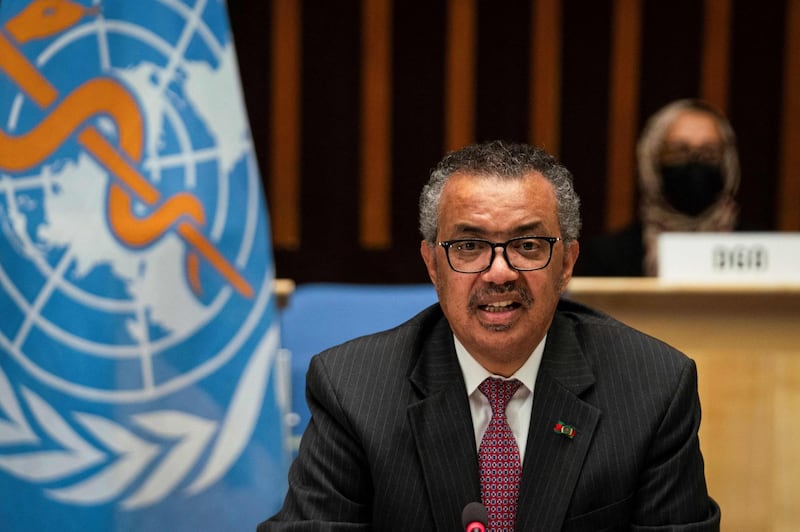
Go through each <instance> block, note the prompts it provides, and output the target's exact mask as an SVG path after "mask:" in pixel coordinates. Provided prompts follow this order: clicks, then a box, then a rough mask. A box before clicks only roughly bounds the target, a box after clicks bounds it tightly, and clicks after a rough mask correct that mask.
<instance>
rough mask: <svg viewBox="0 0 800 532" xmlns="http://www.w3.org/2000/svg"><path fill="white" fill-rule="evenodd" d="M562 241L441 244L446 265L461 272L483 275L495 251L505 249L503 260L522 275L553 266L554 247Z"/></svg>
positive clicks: (545, 238)
mask: <svg viewBox="0 0 800 532" xmlns="http://www.w3.org/2000/svg"><path fill="white" fill-rule="evenodd" d="M559 240H562V239H561V238H559V237H555V236H519V237H517V238H512V239H511V240H509V241H507V242H489V241H488V240H480V239H476V238H463V239H459V240H445V241H443V242H438V245H440V246H442V247H443V248H444V252H445V255H446V256H447V263H448V264H450V268H452V269H453V271H457V272H459V273H480V272H484V271H486V270H488V269H489V268H491V267H492V261H494V256H495V253H494V249H495V248H497V247H501V248H503V258H505V259H506V263H508V265H509V266H510V267H512V268H514V269H515V270H517V271H520V272H529V271H533V270H541V269H542V268H546V267H547V265H548V264H550V258H551V257H552V256H553V245H554V244H555V243H556V242H558V241H559Z"/></svg>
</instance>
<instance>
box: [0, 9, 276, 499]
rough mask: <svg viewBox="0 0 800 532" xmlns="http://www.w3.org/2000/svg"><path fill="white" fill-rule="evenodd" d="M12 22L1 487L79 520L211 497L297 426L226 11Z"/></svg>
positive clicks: (8, 25)
mask: <svg viewBox="0 0 800 532" xmlns="http://www.w3.org/2000/svg"><path fill="white" fill-rule="evenodd" d="M3 9H5V10H7V11H1V10H0V15H4V14H5V15H7V14H8V13H9V12H13V14H12V15H10V18H8V19H5V18H0V315H2V320H0V354H1V355H2V356H3V360H2V361H3V364H2V365H0V471H3V472H4V473H7V474H10V475H11V476H13V477H15V478H17V479H20V480H22V481H25V482H29V483H32V484H37V485H40V486H41V490H42V493H43V494H44V495H45V496H46V497H48V498H50V499H54V500H57V501H59V502H61V503H73V504H78V505H99V504H105V503H109V502H115V503H116V504H117V505H119V507H121V508H123V509H127V510H134V509H139V508H144V507H147V506H150V505H153V504H155V503H157V502H158V501H160V500H163V499H164V498H165V497H167V496H168V495H169V494H170V493H172V492H173V491H176V490H179V491H182V492H183V495H184V496H187V495H188V496H191V495H195V494H197V493H199V492H201V491H203V490H205V489H207V488H208V487H209V486H211V485H213V484H215V483H216V482H217V481H218V480H219V479H221V478H222V477H223V476H224V475H225V474H226V473H227V472H228V471H229V470H231V468H232V466H233V464H234V463H235V462H236V460H237V459H238V457H239V456H240V455H241V454H242V452H243V450H244V449H245V447H246V446H247V445H248V441H249V440H250V438H251V437H252V436H253V434H254V430H255V426H256V424H257V423H258V420H259V418H260V416H261V412H262V410H264V411H265V412H267V411H269V412H270V413H273V412H274V413H276V414H277V413H278V409H279V408H283V407H282V406H280V407H279V405H278V402H279V398H278V394H277V393H276V397H275V398H265V395H266V389H267V383H268V380H269V378H270V372H271V370H272V369H273V366H274V365H275V361H276V359H277V352H278V345H277V344H278V340H277V338H278V334H277V326H276V323H275V320H274V319H273V318H274V301H273V297H272V280H273V277H274V275H273V271H272V263H271V258H270V253H269V228H268V225H267V218H266V209H265V208H264V198H263V196H262V192H261V182H260V177H259V173H258V169H257V165H256V161H255V156H254V153H253V147H252V143H251V139H250V134H249V129H248V125H247V119H246V113H245V110H244V107H243V101H242V97H241V94H240V91H239V85H238V71H237V66H236V58H235V51H234V47H233V43H232V41H231V38H230V32H229V29H228V27H227V15H226V13H225V9H226V8H225V4H224V2H217V1H210V0H197V1H196V2H194V3H191V4H188V3H185V2H182V1H178V0H142V1H137V2H106V3H102V4H101V3H99V2H95V1H93V0H92V1H90V0H85V2H83V3H82V2H79V1H77V0H26V1H24V2H23V1H19V0H4V1H3ZM269 419H272V418H269ZM272 445H273V444H272V443H270V446H272ZM270 448H272V447H270ZM32 463H35V464H36V467H34V468H30V467H28V464H32Z"/></svg>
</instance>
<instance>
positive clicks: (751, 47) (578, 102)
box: [229, 0, 800, 283]
mask: <svg viewBox="0 0 800 532" xmlns="http://www.w3.org/2000/svg"><path fill="white" fill-rule="evenodd" d="M797 2H798V0H775V1H773V2H766V3H753V2H750V1H749V0H704V1H703V2H698V1H697V0H672V1H670V2H661V1H657V0H598V1H596V2H568V1H566V0H509V1H508V2H502V3H498V2H491V1H488V0H439V1H438V2H437V1H434V2H421V1H419V0H415V1H409V2H394V1H392V0H338V1H337V2H308V1H307V2H303V1H302V0H266V1H265V2H258V3H245V2H231V3H229V11H230V14H231V21H232V25H233V29H234V36H235V38H236V42H237V52H238V54H239V61H240V70H241V74H242V79H243V85H244V90H245V97H246V102H247V105H248V112H249V114H250V118H251V125H252V129H253V137H254V140H255V143H256V151H257V154H258V158H259V161H260V166H261V169H262V174H263V178H264V183H265V187H264V188H265V191H266V194H267V201H268V205H269V208H270V214H271V217H272V227H273V239H274V252H275V259H276V266H277V273H278V275H279V276H282V277H290V278H293V279H295V280H296V281H297V282H310V281H348V282H388V283H395V282H423V281H425V280H426V273H425V271H424V268H423V267H422V265H421V261H420V258H419V252H418V247H419V235H418V233H417V220H416V209H417V198H418V195H419V191H420V188H421V186H422V184H423V183H424V182H425V180H426V178H427V173H428V171H429V169H430V168H431V166H432V165H433V164H435V162H436V161H437V160H438V159H439V158H440V157H441V156H442V154H443V153H444V152H445V151H446V150H448V149H451V148H456V147H459V146H462V145H463V144H465V143H468V142H471V141H473V140H474V139H479V140H485V139H488V138H497V137H499V138H506V139H511V140H520V141H530V142H534V143H539V144H544V145H546V147H548V148H549V149H550V150H551V151H553V152H555V153H557V154H558V155H559V156H560V157H561V159H562V160H563V161H564V162H565V164H566V165H567V166H568V167H569V168H570V169H571V170H572V172H573V174H574V176H575V183H576V187H577V189H578V192H579V194H580V195H581V197H582V202H583V217H584V228H583V236H584V237H591V236H594V235H597V234H599V233H601V232H604V231H606V230H608V229H609V228H612V227H618V226H620V225H622V224H624V223H626V222H627V221H628V220H631V219H632V218H633V217H634V216H635V215H636V167H635V166H636V165H635V144H636V140H637V137H638V133H639V131H640V130H641V127H642V125H643V123H644V121H645V120H646V118H647V117H648V116H649V115H650V114H651V113H653V112H654V111H655V110H657V109H658V108H659V107H661V106H663V105H664V104H666V103H668V102H669V101H671V100H674V99H677V98H683V97H698V96H701V97H705V98H707V99H709V100H710V101H712V102H713V103H715V104H716V105H717V106H719V107H722V108H723V109H726V111H727V113H728V115H729V116H730V118H731V121H732V123H733V126H734V128H735V130H736V132H737V136H738V138H739V144H740V159H741V166H742V187H741V192H740V196H739V200H740V204H741V210H742V217H743V218H744V219H746V220H747V221H748V222H749V223H750V224H752V225H755V226H757V227H759V228H762V229H764V230H772V229H782V230H799V229H800V214H798V212H800V209H797V208H796V207H795V205H796V203H797V201H798V199H800V197H799V196H800V157H799V156H797V155H796V153H797V149H796V148H795V147H796V146H797V144H798V143H799V142H800V131H799V130H798V126H797V124H798V123H800V119H798V114H800V110H799V108H800V103H798V98H800V97H798V96H796V95H797V94H800V90H799V89H798V84H800V81H798V80H799V79H800V74H798V72H799V71H800V66H798V64H799V63H800V59H798V55H800V51H798V49H800V46H798V44H797V43H798V40H799V39H800V36H799V34H800V23H799V22H797V18H798V15H797V11H798V9H800V8H798V7H797ZM320 256H324V257H332V259H331V260H327V261H322V262H324V263H322V262H321V261H320Z"/></svg>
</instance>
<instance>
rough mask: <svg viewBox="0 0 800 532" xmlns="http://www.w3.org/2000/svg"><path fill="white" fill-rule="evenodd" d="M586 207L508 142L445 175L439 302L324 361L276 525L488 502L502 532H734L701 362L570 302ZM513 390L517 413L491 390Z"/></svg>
mask: <svg viewBox="0 0 800 532" xmlns="http://www.w3.org/2000/svg"><path fill="white" fill-rule="evenodd" d="M578 206H579V200H578V197H577V195H576V194H575V191H574V189H573V186H572V177H571V175H570V174H569V172H568V171H567V170H566V168H564V167H563V166H562V165H561V164H560V163H558V162H557V161H556V160H555V159H554V158H552V157H551V156H549V155H548V154H547V153H545V152H544V151H542V150H539V149H537V148H532V147H529V146H526V145H521V144H507V143H502V142H492V143H486V144H479V145H474V146H469V147H466V148H464V149H462V150H459V151H457V152H453V153H451V154H448V155H447V156H446V157H445V158H444V159H443V160H442V161H441V162H440V163H439V165H438V166H437V167H436V168H435V169H434V170H433V172H432V174H431V178H430V181H429V182H428V184H427V185H426V186H425V189H424V190H423V193H422V197H421V201H420V229H421V232H422V235H423V241H422V244H421V247H420V249H421V253H422V257H423V260H424V261H425V264H426V266H427V269H428V273H429V275H430V278H431V280H432V281H433V284H434V285H435V287H436V290H437V293H438V296H439V304H437V305H434V306H432V307H430V308H428V309H426V310H425V311H423V312H422V313H420V314H419V315H417V316H416V317H414V318H412V319H411V320H410V321H408V322H407V323H405V324H403V325H400V326H399V327H397V328H395V329H392V330H390V331H385V332H382V333H379V334H375V335H371V336H367V337H363V338H359V339H356V340H353V341H350V342H348V343H345V344H343V345H341V346H338V347H334V348H332V349H330V350H328V351H326V352H324V353H322V354H320V355H318V356H317V357H315V358H314V359H313V361H312V363H311V366H310V369H309V371H308V376H307V398H308V403H309V407H310V410H311V414H312V419H311V422H310V424H309V426H308V428H307V430H306V432H305V434H304V435H303V438H302V442H301V445H300V452H299V455H298V457H297V459H296V460H295V462H294V464H293V465H292V468H291V471H290V473H289V492H288V494H287V496H286V500H285V503H284V506H283V508H282V509H281V511H280V512H279V513H278V514H277V515H275V516H274V517H272V518H271V519H269V520H268V521H265V522H264V523H262V524H261V525H260V526H259V531H260V532H263V531H268V530H276V531H277V530H441V531H445V530H448V531H449V530H453V531H455V530H463V524H462V523H461V514H462V509H463V508H464V507H465V506H466V505H467V504H468V503H470V502H483V503H484V504H485V505H487V506H488V507H489V529H490V530H495V529H497V530H499V529H500V528H499V525H498V523H499V519H501V518H510V519H511V525H510V526H509V529H516V530H520V531H523V530H524V531H528V530H536V531H551V530H552V531H555V530H587V531H588V530H664V531H666V530H670V531H678V530H692V531H695V530H719V521H720V512H719V507H718V506H717V505H716V504H715V503H714V501H713V500H712V499H711V498H710V497H709V496H708V493H707V489H706V482H705V475H704V467H703V458H702V455H701V453H700V448H699V442H698V428H699V425H700V404H699V400H698V394H697V374H696V368H695V365H694V363H693V362H692V361H691V360H690V359H689V358H687V357H686V356H684V355H683V354H681V353H680V352H678V351H676V350H675V349H673V348H671V347H669V346H667V345H666V344H664V343H662V342H660V341H658V340H656V339H654V338H651V337H649V336H646V335H644V334H642V333H639V332H637V331H635V330H633V329H631V328H629V327H627V326H625V325H623V324H621V323H620V322H618V321H616V320H614V319H612V318H611V317H608V316H605V315H603V314H600V313H597V312H594V311H592V310H590V309H588V308H586V307H583V306H580V305H578V304H576V303H571V302H569V301H568V300H565V299H563V298H562V295H563V294H564V292H565V290H566V288H567V285H568V283H569V280H570V278H571V275H572V269H573V266H574V264H575V261H576V260H577V258H578V241H577V237H578V233H579V230H580V216H579V210H578ZM484 379H486V380H485V381H484ZM508 380H511V381H512V383H513V384H514V386H513V387H512V388H511V390H512V391H510V392H509V395H510V397H511V399H510V401H509V402H508V404H507V406H505V407H504V408H505V412H504V413H501V414H497V413H496V411H495V403H494V402H491V404H490V401H492V399H488V397H490V396H491V395H492V393H491V392H489V393H487V392H486V391H485V388H484V385H485V383H486V382H489V381H492V382H496V383H501V384H503V385H505V384H507V381H508ZM498 426H499V427H502V428H501V429H497V430H496V427H498ZM498 434H502V439H503V443H502V445H503V446H504V449H505V451H508V454H507V455H506V454H504V455H503V456H504V458H503V460H506V458H507V459H508V460H509V463H513V464H514V465H513V466H511V465H509V467H508V468H507V469H506V468H505V466H503V468H502V472H503V473H509V474H508V475H505V474H504V475H501V476H502V477H503V479H502V482H506V481H507V480H508V479H509V478H511V479H514V480H513V481H512V482H511V483H510V484H508V485H507V486H509V487H508V489H506V487H503V488H502V490H495V488H489V487H487V486H488V484H489V483H491V482H495V480H496V479H495V478H493V477H492V475H494V474H495V473H496V472H497V471H498V469H497V466H495V465H487V460H490V459H494V457H493V456H492V455H491V453H487V452H486V448H485V446H486V445H487V441H488V440H489V439H492V438H495V437H498V436H497V435H498ZM511 434H513V437H511V436H510V435H511ZM509 439H510V441H511V443H510V444H508V441H509ZM493 441H494V440H493ZM505 451H504V452H505ZM512 473H513V474H512ZM514 475H518V476H516V477H515V476H514ZM504 486H505V485H504ZM498 493H499V495H498ZM493 499H495V500H493ZM496 499H500V505H499V506H494V504H495V503H497V502H498V501H497V500H496Z"/></svg>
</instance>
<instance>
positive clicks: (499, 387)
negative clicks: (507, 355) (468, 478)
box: [478, 377, 522, 532]
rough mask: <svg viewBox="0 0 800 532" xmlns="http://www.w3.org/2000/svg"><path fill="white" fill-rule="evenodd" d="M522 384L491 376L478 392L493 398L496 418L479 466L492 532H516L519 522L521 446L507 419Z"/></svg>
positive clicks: (484, 442)
mask: <svg viewBox="0 0 800 532" xmlns="http://www.w3.org/2000/svg"><path fill="white" fill-rule="evenodd" d="M521 384H522V383H521V382H519V381H518V380H510V381H504V380H502V379H495V378H492V377H489V378H488V379H486V380H485V381H483V382H482V383H481V384H480V386H478V389H479V390H480V391H481V392H482V393H483V395H485V396H486V398H487V399H489V405H491V407H492V419H491V421H489V426H488V427H487V428H486V432H485V433H484V435H483V439H482V440H481V446H480V449H479V450H478V464H479V467H480V473H481V499H482V501H483V505H484V506H486V509H487V510H488V511H489V527H488V529H487V530H489V531H491V532H501V531H503V532H506V531H508V532H513V531H514V527H515V524H516V520H517V498H518V497H519V479H520V477H521V476H522V462H521V461H520V458H519V447H517V442H516V440H514V434H513V433H512V432H511V427H510V426H509V425H508V421H507V420H506V405H508V402H509V401H510V400H511V396H512V395H514V392H516V391H517V388H519V387H520V385H521Z"/></svg>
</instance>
